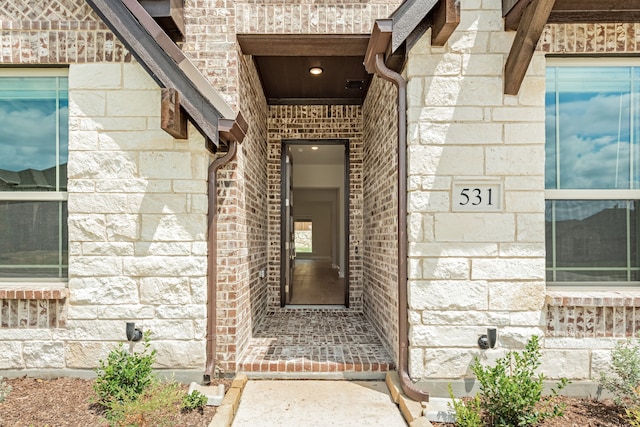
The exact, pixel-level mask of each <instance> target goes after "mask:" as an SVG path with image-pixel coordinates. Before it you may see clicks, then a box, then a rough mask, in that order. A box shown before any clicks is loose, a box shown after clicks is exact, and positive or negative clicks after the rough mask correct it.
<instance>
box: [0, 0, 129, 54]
mask: <svg viewBox="0 0 640 427" xmlns="http://www.w3.org/2000/svg"><path fill="white" fill-rule="evenodd" d="M0 28H1V30H0V31H1V33H0V46H1V48H2V54H1V55H0V63H5V64H69V63H82V62H130V61H131V55H130V54H129V53H128V52H127V50H126V49H125V48H124V46H123V45H122V43H121V42H120V41H119V40H118V39H117V38H116V37H115V36H114V35H113V33H111V31H109V30H108V28H107V26H106V25H104V24H103V23H102V22H101V21H100V20H99V18H98V17H97V16H96V14H95V13H94V12H93V9H91V7H90V6H89V5H88V4H87V3H86V2H85V1H83V0H51V1H46V2H44V1H42V2H28V1H3V2H1V4H0Z"/></svg>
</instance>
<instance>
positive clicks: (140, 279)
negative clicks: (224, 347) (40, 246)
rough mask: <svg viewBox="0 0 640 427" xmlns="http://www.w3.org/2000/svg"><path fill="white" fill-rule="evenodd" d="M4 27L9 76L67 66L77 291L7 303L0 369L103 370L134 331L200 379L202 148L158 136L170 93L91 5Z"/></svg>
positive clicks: (4, 19) (71, 0) (3, 295)
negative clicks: (164, 94) (134, 327)
mask: <svg viewBox="0 0 640 427" xmlns="http://www.w3.org/2000/svg"><path fill="white" fill-rule="evenodd" d="M0 27H1V28H2V31H1V33H0V38H1V43H2V54H1V55H0V62H1V63H2V64H7V65H9V64H10V65H33V64H47V65H63V66H64V65H68V66H69V111H70V114H69V166H68V197H69V201H68V208H69V209H68V210H69V219H68V223H69V265H70V267H69V283H68V288H66V289H51V290H45V289H36V290H34V291H30V292H21V291H12V290H6V289H5V290H0V299H2V303H1V306H2V310H3V311H2V317H1V319H2V322H1V323H0V369H13V370H22V369H50V368H62V369H89V368H93V367H95V366H97V363H98V359H100V358H103V357H105V356H106V354H107V352H108V351H109V349H111V348H112V347H113V345H114V344H115V343H116V342H120V341H122V340H123V339H124V337H125V334H124V332H125V330H124V328H125V322H126V321H131V320H135V321H136V322H137V324H138V326H142V327H143V328H144V329H145V330H147V329H148V330H151V331H152V333H153V335H152V340H153V346H154V348H155V349H157V351H158V363H157V367H159V368H172V369H179V370H195V372H198V373H200V371H201V370H202V368H203V366H204V356H205V333H206V285H207V282H206V255H207V253H206V250H207V246H206V240H205V239H206V216H207V195H206V192H207V185H206V183H207V166H208V163H209V161H210V158H211V157H210V155H209V154H208V152H207V151H206V150H205V149H204V140H203V138H202V136H201V135H200V134H199V133H198V132H197V131H196V130H195V129H194V128H192V127H191V128H190V129H189V135H190V139H189V140H186V141H179V140H174V139H173V138H172V137H170V136H169V135H168V134H166V133H165V132H163V131H162V130H160V89H159V88H158V86H157V85H156V84H155V82H153V80H152V79H151V78H150V77H149V76H148V75H147V74H146V72H145V71H144V70H143V69H142V68H141V67H140V66H139V65H138V64H135V63H131V62H132V58H131V55H130V54H129V53H128V52H127V51H126V50H125V48H124V47H123V45H122V44H121V43H120V42H119V41H118V40H117V39H116V38H115V37H114V35H113V34H112V33H111V32H110V31H108V30H107V27H106V26H105V25H104V24H103V23H101V22H100V21H99V19H98V18H97V17H96V16H95V14H94V13H93V11H92V9H91V8H90V7H89V6H88V5H87V4H86V3H85V2H84V1H81V0H59V1H50V2H2V3H1V4H0ZM30 289H31V288H30ZM7 313H8V316H5V315H6V314H7ZM14 313H15V315H14ZM5 319H6V321H5Z"/></svg>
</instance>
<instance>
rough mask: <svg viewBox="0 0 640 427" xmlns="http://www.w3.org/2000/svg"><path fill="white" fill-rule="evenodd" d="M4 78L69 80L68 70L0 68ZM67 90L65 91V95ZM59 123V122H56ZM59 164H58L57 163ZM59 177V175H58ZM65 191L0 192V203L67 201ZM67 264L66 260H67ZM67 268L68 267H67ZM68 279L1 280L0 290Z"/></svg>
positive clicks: (64, 283)
mask: <svg viewBox="0 0 640 427" xmlns="http://www.w3.org/2000/svg"><path fill="white" fill-rule="evenodd" d="M4 77H67V81H68V78H69V68H61V67H56V68H53V67H52V68H48V67H47V68H0V78H4ZM68 94H69V89H67V95H68ZM57 122H58V123H59V121H57ZM59 137H60V132H59V131H57V132H56V139H57V140H56V157H59V155H60V152H59V150H60V141H59V139H58V138H59ZM58 163H59V162H58ZM58 177H59V174H58ZM68 199H69V195H68V192H67V191H33V192H31V191H15V192H13V191H0V201H33V202H41V201H64V202H66V201H68ZM67 262H68V259H67ZM67 268H68V266H67ZM68 281H69V280H68V278H58V279H56V278H29V277H25V278H9V277H7V278H1V277H0V288H3V289H10V288H20V289H23V288H24V287H25V285H26V284H30V283H33V284H37V285H38V287H39V288H48V289H49V288H51V289H55V288H65V287H66V286H67V283H68Z"/></svg>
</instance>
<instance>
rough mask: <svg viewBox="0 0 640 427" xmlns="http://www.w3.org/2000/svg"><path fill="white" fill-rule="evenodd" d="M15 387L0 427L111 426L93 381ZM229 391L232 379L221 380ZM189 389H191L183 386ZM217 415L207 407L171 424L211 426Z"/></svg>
mask: <svg viewBox="0 0 640 427" xmlns="http://www.w3.org/2000/svg"><path fill="white" fill-rule="evenodd" d="M5 381H6V383H7V384H9V385H10V386H11V387H12V390H11V392H10V393H9V396H8V397H7V399H6V400H5V401H4V402H3V403H0V427H23V426H24V427H32V426H33V427H45V426H46V427H62V426H73V427H79V426H91V427H103V426H108V425H109V423H108V422H107V420H106V419H105V417H104V416H103V413H102V409H101V407H100V406H99V405H96V404H94V403H92V398H94V397H95V392H94V391H93V388H92V385H93V380H84V379H79V378H56V379H51V380H43V379H38V378H30V377H22V378H13V379H5ZM219 383H224V384H225V386H226V388H227V389H228V387H229V385H230V383H231V380H220V381H219ZM183 387H184V389H185V390H187V389H188V386H183ZM215 412H216V408H215V407H214V406H206V407H205V408H204V410H203V411H202V412H200V411H197V410H196V411H191V412H177V413H174V414H172V415H171V418H170V419H168V420H167V424H168V425H175V426H189V427H200V426H203V427H207V426H208V425H209V423H210V422H211V419H212V418H213V415H214V414H215ZM150 427H151V426H150Z"/></svg>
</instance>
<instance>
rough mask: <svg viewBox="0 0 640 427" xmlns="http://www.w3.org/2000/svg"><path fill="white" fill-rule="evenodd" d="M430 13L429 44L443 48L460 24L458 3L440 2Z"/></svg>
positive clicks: (454, 0)
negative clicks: (431, 16) (431, 20)
mask: <svg viewBox="0 0 640 427" xmlns="http://www.w3.org/2000/svg"><path fill="white" fill-rule="evenodd" d="M432 13H433V25H432V27H431V44H432V45H433V46H444V44H445V43H446V42H447V40H449V37H450V36H451V34H453V32H454V31H455V29H456V28H457V27H458V24H460V3H459V2H458V1H456V0H440V2H439V3H438V4H437V5H436V6H435V7H434V9H433V11H432Z"/></svg>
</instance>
